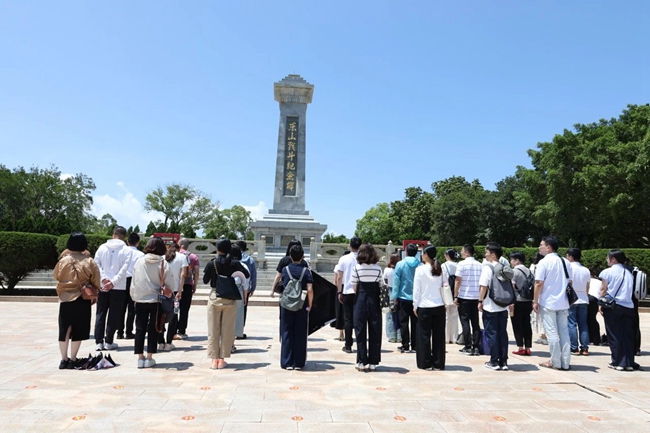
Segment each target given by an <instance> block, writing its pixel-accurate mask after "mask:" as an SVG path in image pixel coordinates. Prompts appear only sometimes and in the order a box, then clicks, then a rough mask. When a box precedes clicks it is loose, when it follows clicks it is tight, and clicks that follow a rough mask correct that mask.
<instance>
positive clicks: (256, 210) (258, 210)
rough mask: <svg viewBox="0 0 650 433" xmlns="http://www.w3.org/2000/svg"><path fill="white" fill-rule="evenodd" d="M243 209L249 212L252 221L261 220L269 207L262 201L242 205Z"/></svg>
mask: <svg viewBox="0 0 650 433" xmlns="http://www.w3.org/2000/svg"><path fill="white" fill-rule="evenodd" d="M244 209H246V210H247V211H249V212H250V213H251V218H253V220H254V221H258V220H261V219H262V218H263V217H264V215H266V214H268V213H269V208H268V207H266V205H265V204H264V202H263V201H261V202H259V203H258V204H257V205H256V206H244Z"/></svg>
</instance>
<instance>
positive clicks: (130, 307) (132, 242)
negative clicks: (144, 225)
mask: <svg viewBox="0 0 650 433" xmlns="http://www.w3.org/2000/svg"><path fill="white" fill-rule="evenodd" d="M127 245H128V246H129V249H130V250H131V260H130V263H129V269H128V270H127V271H126V272H127V277H126V293H125V295H124V299H125V301H126V302H125V305H124V312H123V313H122V314H124V316H125V317H126V335H124V322H120V328H119V329H118V330H117V339H118V340H120V339H122V338H126V339H133V338H134V337H135V335H134V334H133V323H134V321H135V304H134V303H133V299H131V281H132V279H133V267H134V266H135V262H137V261H138V259H140V257H142V256H144V253H143V252H142V251H140V250H139V249H138V245H140V235H139V234H137V233H135V232H134V233H130V234H129V238H128V239H127Z"/></svg>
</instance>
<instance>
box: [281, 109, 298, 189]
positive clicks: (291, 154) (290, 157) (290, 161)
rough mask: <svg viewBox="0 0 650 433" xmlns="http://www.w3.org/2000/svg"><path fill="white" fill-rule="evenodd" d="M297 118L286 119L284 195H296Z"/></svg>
mask: <svg viewBox="0 0 650 433" xmlns="http://www.w3.org/2000/svg"><path fill="white" fill-rule="evenodd" d="M298 121H299V118H298V117H287V123H286V144H285V152H284V195H290V196H295V195H296V176H297V174H298V167H297V165H298V162H297V160H298V151H297V147H296V142H297V141H298Z"/></svg>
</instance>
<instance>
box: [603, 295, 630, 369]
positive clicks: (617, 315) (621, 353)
mask: <svg viewBox="0 0 650 433" xmlns="http://www.w3.org/2000/svg"><path fill="white" fill-rule="evenodd" d="M603 316H604V317H605V329H606V330H607V342H608V343H609V350H610V351H611V353H612V364H613V365H614V366H621V367H633V366H634V355H635V353H636V351H635V348H634V308H627V307H621V306H620V305H617V306H616V309H614V310H612V309H610V308H603Z"/></svg>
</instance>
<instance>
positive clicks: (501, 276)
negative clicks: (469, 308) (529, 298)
mask: <svg viewBox="0 0 650 433" xmlns="http://www.w3.org/2000/svg"><path fill="white" fill-rule="evenodd" d="M487 266H489V267H491V268H492V271H493V272H492V281H490V286H489V287H488V295H489V296H490V299H492V302H494V303H495V304H497V305H498V306H499V307H507V306H508V305H511V304H514V303H515V300H516V299H517V298H516V297H515V290H514V289H513V288H512V282H511V280H512V277H513V275H514V272H513V270H512V268H511V267H510V266H507V265H503V264H502V263H500V262H497V263H495V264H492V263H487Z"/></svg>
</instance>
